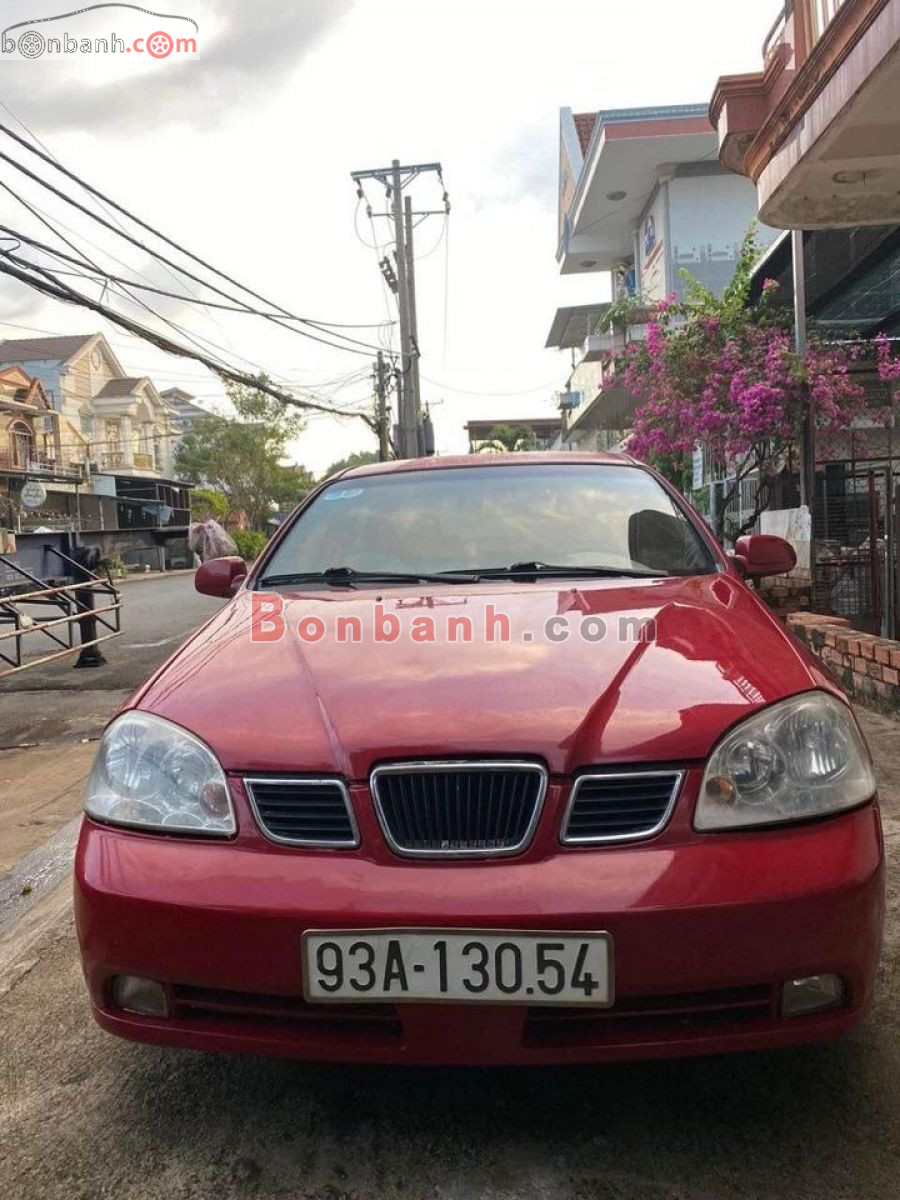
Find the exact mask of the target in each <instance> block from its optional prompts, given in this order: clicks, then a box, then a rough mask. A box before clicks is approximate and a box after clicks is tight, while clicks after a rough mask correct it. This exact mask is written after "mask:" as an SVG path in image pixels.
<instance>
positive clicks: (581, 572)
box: [473, 561, 667, 579]
mask: <svg viewBox="0 0 900 1200" xmlns="http://www.w3.org/2000/svg"><path fill="white" fill-rule="evenodd" d="M473 574H475V575H477V576H478V578H479V579H537V578H539V577H543V578H545V579H547V578H551V579H566V578H568V579H615V578H618V577H622V576H624V577H625V578H627V579H658V578H660V576H665V575H666V574H667V572H666V571H637V570H634V569H633V568H630V567H600V566H598V567H569V566H565V565H564V564H560V565H556V564H553V563H545V562H537V561H532V562H517V563H512V565H511V566H508V567H483V568H481V567H479V568H477V569H473Z"/></svg>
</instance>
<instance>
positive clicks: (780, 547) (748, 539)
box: [734, 533, 797, 579]
mask: <svg viewBox="0 0 900 1200" xmlns="http://www.w3.org/2000/svg"><path fill="white" fill-rule="evenodd" d="M734 561H735V562H736V563H737V565H738V567H739V568H740V569H741V570H742V571H743V573H744V574H745V575H749V576H750V577H751V578H754V579H760V578H762V577H763V576H764V575H787V573H788V572H789V571H793V569H794V567H796V565H797V552H796V551H795V550H794V547H793V546H792V545H791V543H790V542H786V541H785V540H784V538H780V537H775V535H774V534H771V533H751V534H747V535H745V536H744V537H739V538H738V540H737V541H736V542H735V544H734Z"/></svg>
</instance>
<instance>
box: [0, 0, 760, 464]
mask: <svg viewBox="0 0 900 1200" xmlns="http://www.w3.org/2000/svg"><path fill="white" fill-rule="evenodd" d="M142 6H144V7H148V8H153V7H154V5H153V2H152V0H149V2H148V0H143V4H142ZM75 7H77V6H76V5H74V4H68V5H67V3H66V0H0V16H2V26H4V27H7V26H9V25H12V24H14V23H16V22H18V21H24V20H29V21H31V20H35V19H37V18H39V17H48V16H53V15H56V14H59V13H64V12H66V11H71V10H72V9H74V8H75ZM776 8H777V4H776V0H680V2H679V3H675V4H673V3H672V2H671V0H630V3H627V4H622V3H621V2H620V0H543V2H541V3H536V2H534V0H356V2H355V3H354V2H353V0H290V2H289V0H254V2H253V3H248V2H247V0H187V2H186V3H183V2H182V0H165V3H161V4H160V5H159V10H160V11H163V10H164V11H165V12H166V13H168V14H178V15H180V16H184V17H189V18H192V19H193V21H195V22H196V24H197V26H198V30H197V33H196V38H197V53H196V54H195V55H188V56H185V55H180V56H179V55H175V54H172V55H170V56H169V57H168V58H166V59H164V60H158V61H157V60H153V59H151V58H149V57H148V56H147V55H146V54H145V55H143V56H141V58H140V61H139V60H138V56H137V55H123V54H119V56H118V57H117V58H114V56H111V55H109V56H105V57H104V56H99V57H98V56H96V55H94V56H91V57H88V56H86V55H77V56H71V57H70V58H68V59H65V60H63V61H59V60H56V61H50V60H49V59H48V58H46V56H45V57H44V58H43V59H38V60H33V61H20V62H10V61H3V62H2V71H0V103H2V104H3V105H4V106H5V109H6V111H3V110H0V121H2V122H3V123H4V124H7V125H9V126H10V127H12V128H15V129H17V130H18V132H20V133H22V132H23V131H22V127H21V126H19V125H16V123H15V119H14V117H15V118H18V119H19V120H20V121H21V122H24V124H25V126H27V127H28V129H29V130H30V131H31V132H32V133H33V134H34V135H36V136H37V137H38V138H39V139H40V140H41V142H42V143H43V144H44V145H45V146H46V147H47V148H48V149H49V150H50V151H51V152H52V153H53V155H55V156H56V157H57V158H58V159H59V160H60V161H61V162H63V163H64V164H66V165H68V166H69V167H71V168H72V169H73V170H75V171H76V172H77V173H78V174H79V175H80V176H82V177H83V178H85V179H87V180H88V181H89V182H91V183H93V184H94V185H95V186H96V187H98V188H100V189H101V190H102V191H104V192H106V193H107V194H108V195H110V196H111V197H113V198H114V199H116V200H118V201H119V202H120V203H122V204H123V205H124V206H126V207H127V208H128V209H129V210H131V211H132V212H134V213H136V214H138V215H139V216H141V217H143V218H144V219H145V220H147V221H149V222H150V223H151V224H153V225H155V226H157V227H158V228H160V229H161V230H163V231H165V232H166V233H167V234H169V236H171V237H172V238H174V239H175V240H176V241H178V242H179V243H180V244H181V245H183V246H185V247H187V248H188V249H190V250H191V251H193V252H194V253H195V254H197V255H200V256H201V257H203V258H205V259H207V260H208V261H210V262H212V263H214V264H215V265H216V266H217V267H219V268H220V269H221V270H223V271H226V272H227V273H228V274H230V275H232V276H233V277H234V278H235V279H237V280H239V281H240V282H241V283H244V284H246V285H248V286H250V287H253V288H254V290H256V291H258V292H260V293H261V294H263V295H265V296H266V297H268V298H269V299H270V300H273V301H275V302H276V303H277V304H279V305H281V306H283V307H285V308H287V309H289V310H290V311H291V312H293V313H298V314H300V315H304V316H310V317H313V318H315V319H317V320H322V321H329V322H350V323H353V322H360V323H362V322H379V321H385V320H387V318H388V316H389V315H390V316H395V315H396V314H395V313H391V312H390V308H389V300H388V298H387V297H386V295H385V293H384V290H383V287H382V284H381V280H380V275H379V272H378V269H377V265H376V260H377V255H376V252H375V250H374V249H373V248H372V243H373V239H380V240H381V241H386V240H387V237H388V225H387V222H386V221H385V220H384V219H383V218H381V217H378V216H376V217H375V219H374V225H373V224H371V223H370V222H369V220H368V219H367V217H366V214H365V209H364V208H363V207H359V208H358V207H357V199H356V195H355V191H354V187H353V185H352V183H351V180H350V178H349V173H350V171H351V170H354V169H360V168H367V167H379V166H383V165H387V164H389V163H390V161H391V159H392V158H394V157H399V158H401V159H402V160H403V161H404V162H431V161H435V160H440V161H441V162H442V164H443V168H444V179H445V183H446V186H447V189H448V191H449V193H450V198H451V203H452V214H451V216H450V219H449V223H448V224H447V227H446V229H445V227H444V222H443V220H442V218H441V217H438V216H435V217H430V218H428V219H427V220H425V221H423V222H422V224H421V226H420V227H419V228H418V229H417V231H416V236H417V239H418V241H417V252H418V253H419V254H421V255H422V258H421V261H420V262H419V264H418V267H417V270H418V276H417V284H418V300H419V325H420V339H419V340H420V343H421V347H422V353H423V359H422V364H421V372H422V376H423V379H424V383H423V393H424V399H425V400H426V401H428V402H429V403H430V404H431V406H432V413H433V416H434V419H435V425H436V431H437V439H438V448H439V450H440V451H443V452H453V451H461V450H464V449H465V448H466V441H465V434H464V431H463V425H464V424H465V422H466V420H468V419H470V418H473V417H489V418H493V417H496V418H498V419H502V418H503V417H505V416H513V415H522V416H542V415H544V416H550V415H553V414H554V411H555V410H554V408H553V404H552V399H551V397H552V393H553V392H554V391H555V390H556V389H557V388H558V387H559V386H560V385H561V384H562V382H563V380H564V377H565V364H564V362H563V361H562V360H561V358H560V357H559V355H558V354H557V353H555V352H551V351H546V350H544V349H543V345H544V341H545V339H546V335H547V331H548V329H549V326H550V321H551V319H552V317H553V313H554V311H555V309H556V307H557V306H558V305H559V304H566V303H572V304H577V303H583V302H586V301H589V300H599V299H603V298H605V296H606V292H607V287H608V284H607V281H606V279H605V278H604V277H603V276H599V275H597V276H592V277H581V278H578V279H570V278H566V279H563V278H561V277H560V276H559V275H558V268H557V265H556V261H555V257H554V252H555V244H556V188H557V156H558V148H557V138H558V113H559V108H560V106H564V105H568V106H571V107H573V108H574V109H575V110H576V111H583V110H593V109H596V108H601V107H606V108H612V107H625V106H631V105H649V104H674V103H690V102H706V101H707V100H708V99H709V96H710V94H711V92H712V89H713V86H714V84H715V80H716V78H717V77H718V76H719V75H720V74H724V73H730V72H735V71H744V70H754V69H758V67H759V61H760V47H761V44H762V40H763V38H764V36H765V34H766V32H767V29H768V27H769V26H770V24H771V22H772V19H773V16H774V12H775V9H776ZM148 22H149V24H148ZM36 28H41V29H43V30H44V32H45V33H46V34H47V36H51V34H52V32H57V33H58V32H60V31H61V30H63V29H71V31H72V32H73V33H76V34H77V35H78V36H79V37H81V36H92V37H93V36H102V35H104V34H107V33H109V32H113V31H114V32H116V33H117V34H118V35H120V36H122V37H123V39H127V38H130V37H135V36H139V35H141V34H147V33H149V32H152V30H153V29H156V28H160V29H165V30H169V31H171V33H172V34H173V35H176V34H177V35H180V36H184V35H185V34H187V33H191V32H192V30H191V29H190V27H189V26H188V23H187V22H182V21H177V20H172V19H167V20H162V19H156V20H153V19H151V18H148V17H147V16H144V15H141V14H139V13H135V12H131V11H126V10H124V9H121V10H117V9H112V8H109V9H104V10H103V11H100V12H95V13H89V14H83V15H81V16H79V17H76V18H71V19H69V20H67V21H60V22H57V23H54V24H53V26H52V29H51V23H49V22H48V23H45V24H43V25H41V26H36ZM12 114H14V116H13V115H12ZM0 152H3V153H6V154H12V155H14V156H15V157H16V158H17V159H18V160H19V161H21V162H26V161H27V160H29V157H30V156H29V155H28V153H27V151H25V150H23V149H22V148H21V147H18V146H16V145H15V144H14V143H10V142H9V139H8V138H6V137H2V136H0ZM29 165H30V166H31V167H32V168H35V167H37V168H38V169H39V171H40V173H42V174H43V175H44V177H46V178H48V179H50V178H52V177H53V171H52V169H48V168H46V167H44V166H42V165H41V164H39V163H37V162H36V160H34V161H32V162H30V164H29ZM55 182H56V183H57V184H59V183H60V182H61V180H60V177H57V178H56V179H55ZM0 183H3V184H6V185H7V186H8V187H10V188H12V189H13V191H15V192H16V193H17V196H18V197H20V198H22V199H25V200H26V201H27V202H28V203H29V204H31V205H32V207H33V208H35V209H37V210H39V211H38V213H37V214H36V213H29V212H27V211H26V210H25V209H24V208H23V207H22V205H21V203H20V200H19V199H14V198H13V197H12V196H11V195H10V194H9V192H8V191H4V190H2V189H0V223H2V224H4V225H6V226H8V227H11V228H14V229H19V230H24V231H25V232H27V233H29V234H31V235H32V236H35V237H39V238H41V239H42V240H47V241H51V240H52V234H48V230H47V228H46V226H45V225H43V224H42V222H41V215H43V217H44V218H45V219H46V220H49V221H50V222H51V223H52V224H53V225H54V227H55V228H57V229H62V230H63V232H65V235H66V236H67V237H68V238H70V240H71V241H73V242H75V243H76V244H77V245H79V247H81V248H82V249H84V250H85V252H86V253H87V254H88V255H89V256H90V257H91V258H92V260H93V261H94V262H96V263H98V265H100V266H102V267H103V268H104V269H105V270H106V271H113V272H115V271H118V272H119V273H120V274H122V275H128V276H129V277H132V278H143V279H144V280H145V281H148V280H149V281H150V282H152V283H153V284H155V285H156V286H159V287H162V288H164V289H171V290H178V291H179V293H181V294H183V288H177V289H176V288H175V286H174V283H173V279H172V276H171V275H170V274H169V273H168V272H167V271H166V269H165V268H164V267H161V266H160V264H159V263H158V262H155V261H154V260H153V258H152V257H151V256H149V255H148V254H146V253H144V252H143V251H142V250H140V249H139V248H135V247H133V246H129V245H128V244H127V243H126V242H124V241H121V240H120V239H118V238H117V237H116V236H115V235H114V234H113V233H112V232H110V231H108V230H105V229H103V228H102V227H100V226H99V225H95V224H93V223H92V222H90V221H89V220H88V219H87V218H84V217H82V216H81V215H79V214H78V213H77V212H75V211H74V210H72V209H70V208H68V207H67V206H66V205H65V204H64V203H63V202H62V201H60V200H58V199H56V198H54V197H53V196H52V195H50V194H49V193H47V192H46V191H44V190H43V189H42V188H40V187H39V186H38V185H37V184H34V183H33V182H30V181H29V180H27V179H26V178H25V177H24V176H22V175H21V174H20V173H19V172H17V171H16V170H15V168H13V167H12V166H11V165H10V164H8V163H6V162H4V161H3V160H0ZM62 183H63V187H64V189H66V190H68V191H69V192H70V194H72V195H79V198H80V199H82V200H86V197H84V195H83V193H78V192H77V189H75V188H74V187H73V186H72V185H67V184H65V181H62ZM412 194H413V196H414V200H415V202H416V205H417V207H418V208H421V209H425V208H432V207H437V208H439V207H440V200H441V193H440V188H439V186H438V183H437V181H436V179H435V177H434V176H433V175H432V176H427V175H426V176H423V177H422V178H421V179H420V180H419V181H417V182H416V184H415V185H414V187H413V191H412ZM367 195H368V198H369V200H370V201H371V203H372V206H373V209H374V210H375V212H376V214H377V213H379V212H382V211H383V210H384V205H385V197H384V193H383V190H382V189H381V188H380V187H379V186H378V185H377V184H371V185H368V187H367ZM100 211H101V212H102V210H100ZM104 215H106V216H107V219H110V218H109V216H108V214H104ZM86 239H89V241H88V240H86ZM5 244H6V245H9V243H8V242H7V243H5ZM155 245H156V246H157V247H159V248H162V247H161V246H159V243H155ZM113 256H115V257H113ZM116 260H119V261H118V262H117V261H116ZM75 282H77V284H78V286H79V287H82V286H83V287H85V288H86V290H88V291H89V292H90V294H92V295H94V296H99V295H100V287H99V286H95V285H83V284H82V283H81V282H80V281H75ZM225 286H227V285H225ZM194 290H195V291H196V290H197V289H194ZM206 294H207V295H209V293H206ZM107 298H108V299H110V301H111V302H112V303H114V304H115V305H116V306H117V307H119V308H121V310H122V311H126V312H128V313H130V314H133V315H135V316H139V315H140V316H141V319H147V320H149V321H150V323H152V324H154V325H155V327H156V328H158V329H164V328H165V327H164V326H162V325H161V324H160V323H159V322H158V321H155V320H154V318H149V317H147V314H146V313H143V314H141V310H139V309H137V308H136V307H135V306H134V305H133V304H132V303H131V302H129V301H127V300H126V299H123V298H121V297H120V296H116V295H115V294H110V293H109V292H108V293H107ZM147 299H148V301H150V300H151V298H150V297H149V296H148V297H147ZM152 305H153V307H154V309H156V311H157V312H158V313H160V314H161V315H162V316H163V317H166V318H168V319H169V320H172V321H176V322H177V323H178V324H180V325H182V326H184V327H185V328H186V329H187V330H188V331H189V332H190V334H191V335H192V336H193V337H195V338H197V339H198V340H201V341H202V342H203V344H205V345H213V346H215V347H216V350H215V353H217V354H218V355H220V356H221V357H223V358H227V359H228V360H229V361H231V362H234V363H236V364H237V365H239V366H242V367H246V368H247V369H251V370H253V369H259V368H263V369H265V370H266V371H267V372H268V373H269V374H270V375H271V376H273V377H274V378H277V379H278V380H280V381H284V382H289V383H292V384H294V385H300V386H303V387H307V388H310V389H315V390H316V391H317V392H318V393H319V394H320V395H321V396H322V397H323V398H325V399H326V401H327V402H329V403H334V404H336V405H342V406H347V407H357V406H365V405H366V404H368V403H370V397H371V389H370V384H369V382H368V378H367V367H368V363H369V361H370V358H371V355H370V354H369V352H368V351H367V350H366V351H364V352H363V353H362V354H360V355H356V354H352V353H349V352H343V351H337V350H332V349H330V348H326V347H322V346H320V345H317V344H315V343H313V342H311V341H307V340H304V339H301V338H299V337H297V336H294V335H293V334H290V333H287V332H284V331H282V330H280V329H278V328H277V327H275V326H274V325H272V324H271V323H269V322H265V321H262V320H258V319H256V318H249V317H243V316H236V315H229V314H221V313H218V314H215V315H214V316H210V314H209V313H208V312H206V311H204V310H202V309H198V308H197V307H196V306H192V305H190V304H189V303H183V302H180V301H166V300H160V299H159V298H152ZM103 324H104V323H103V322H102V320H100V319H99V318H97V317H95V316H94V315H93V314H91V313H87V312H83V311H80V310H77V309H72V308H70V307H68V306H65V305H62V304H60V303H59V302H57V301H53V300H49V299H44V298H43V297H41V296H38V295H36V294H35V293H33V292H31V291H30V290H28V289H27V287H26V286H25V285H23V284H20V283H18V282H14V281H11V280H8V279H4V280H2V281H0V336H5V337H16V336H19V337H28V336H35V333H33V332H32V331H52V332H82V331H93V330H94V329H97V328H101V327H103ZM348 332H349V333H351V335H352V336H356V337H358V338H360V340H362V341H366V342H373V343H378V342H379V340H380V339H384V338H386V337H387V336H388V335H389V333H390V331H389V330H385V329H380V330H379V329H377V328H376V329H368V330H355V331H348ZM109 337H110V340H111V342H112V343H113V345H114V347H115V349H116V351H117V353H118V354H119V356H120V358H121V360H122V362H123V364H124V365H125V367H126V368H127V369H128V370H129V371H130V372H132V373H135V374H149V375H151V376H152V377H153V378H154V379H155V381H156V382H157V385H158V386H159V387H160V389H164V388H166V387H170V386H173V385H179V386H183V387H185V388H187V389H188V390H189V391H192V392H194V393H195V394H196V395H197V396H198V397H200V398H201V402H202V403H204V404H208V405H211V406H215V405H216V403H217V399H218V398H221V396H222V394H223V393H222V389H221V386H220V385H219V383H218V381H217V380H216V378H215V377H214V376H212V375H211V374H210V373H208V372H207V371H205V370H204V369H203V368H201V367H199V366H198V365H197V364H195V363H190V362H184V363H182V362H181V361H179V360H177V359H173V358H171V357H168V356H166V355H163V354H161V353H159V352H158V351H156V350H155V349H153V348H152V347H150V346H148V345H146V344H144V343H141V342H137V341H135V340H133V339H131V338H130V337H129V336H128V335H127V334H125V333H123V332H122V331H118V330H115V329H113V330H110V331H109ZM371 448H374V442H373V440H372V437H371V435H370V434H369V432H368V431H367V429H366V428H365V426H364V425H363V424H362V423H361V422H360V421H358V420H352V419H343V420H335V419H333V418H330V417H316V418H314V419H312V420H311V421H310V423H309V425H308V428H307V429H306V431H305V432H304V433H303V434H302V435H301V437H300V438H299V440H298V442H297V444H296V447H295V450H296V456H297V459H298V461H301V462H303V463H305V464H306V465H307V466H309V467H310V468H311V469H313V470H316V471H321V470H322V469H323V468H324V467H325V466H327V465H328V463H329V462H331V461H332V460H334V459H336V458H338V457H341V456H343V455H344V454H347V453H349V452H351V451H354V450H361V449H371Z"/></svg>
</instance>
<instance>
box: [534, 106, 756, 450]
mask: <svg viewBox="0 0 900 1200" xmlns="http://www.w3.org/2000/svg"><path fill="white" fill-rule="evenodd" d="M717 146H718V140H717V136H716V132H715V130H714V129H713V126H712V124H711V123H710V118H709V112H708V106H707V105H706V104H689V105H674V106H668V107H662V108H637V109H613V110H610V111H603V112H596V113H579V114H574V113H573V112H572V110H571V109H568V108H564V109H562V111H561V114H560V174H559V222H558V247H557V259H558V261H559V264H560V269H561V272H562V274H563V275H583V274H600V275H604V276H606V279H605V280H604V281H603V282H601V281H600V280H598V293H601V294H602V292H603V291H607V293H608V294H609V295H610V296H611V299H612V302H613V307H611V306H610V304H604V303H600V302H598V303H597V304H596V305H580V306H577V307H569V308H561V309H559V310H558V312H557V314H556V317H555V318H554V321H553V325H552V328H551V331H550V336H549V338H548V340H547V345H548V347H556V348H559V349H568V350H570V351H573V357H572V366H571V370H570V372H569V374H568V375H567V377H566V382H565V385H564V388H563V389H561V391H562V395H563V397H564V398H566V403H567V404H568V405H569V406H570V412H571V413H572V416H574V418H575V419H574V420H569V421H568V423H567V426H566V429H565V431H564V433H563V435H562V438H561V444H562V445H565V446H568V447H570V448H572V449H576V448H579V449H595V448H607V447H609V446H612V445H615V444H616V443H617V441H618V440H619V439H620V438H621V436H622V433H623V432H624V431H625V430H627V428H628V426H629V424H630V417H631V415H632V414H633V412H634V405H633V403H632V402H631V398H630V397H629V396H628V395H627V394H626V392H625V391H624V389H623V388H622V387H621V384H620V383H618V382H617V381H616V378H615V358H616V353H617V351H619V350H621V349H622V348H623V347H624V346H625V345H626V344H627V343H628V342H629V341H630V340H633V339H637V338H641V337H643V336H645V333H646V322H647V317H648V312H647V306H648V305H652V304H654V303H656V302H658V301H660V300H663V299H664V298H666V297H667V296H670V295H674V296H676V297H681V296H682V295H683V294H684V291H685V288H686V286H687V284H686V280H685V277H684V272H685V271H686V272H689V273H690V274H691V275H692V276H693V277H694V278H695V279H697V280H699V281H700V282H701V283H703V284H705V285H706V286H707V287H709V288H711V289H712V290H713V291H715V292H721V291H722V289H723V288H724V287H725V286H726V285H727V283H728V282H729V280H730V279H731V277H732V275H733V273H734V268H735V265H736V263H737V260H738V257H739V254H740V248H741V243H742V241H743V238H744V235H745V234H746V232H747V229H748V228H749V226H750V224H751V222H752V221H753V220H754V218H755V217H756V195H755V192H754V189H753V187H752V185H751V184H750V183H749V181H748V180H746V179H744V178H742V177H740V176H738V175H735V174H733V173H732V172H730V171H729V170H728V169H727V168H726V167H724V166H723V165H722V164H721V163H720V162H719V161H718V155H717ZM772 236H774V234H773V231H771V230H769V229H768V228H766V227H763V228H762V229H761V231H760V239H761V241H762V242H763V243H766V242H767V241H768V240H769V239H770V238H771V237H772ZM573 393H580V397H581V404H580V407H578V408H574V409H572V408H571V405H572V404H573V403H574V401H573V400H572V398H571V397H572V394H573Z"/></svg>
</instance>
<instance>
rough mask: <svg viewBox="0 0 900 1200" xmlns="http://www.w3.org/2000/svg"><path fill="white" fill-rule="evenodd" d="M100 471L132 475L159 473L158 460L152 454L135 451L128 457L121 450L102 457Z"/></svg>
mask: <svg viewBox="0 0 900 1200" xmlns="http://www.w3.org/2000/svg"><path fill="white" fill-rule="evenodd" d="M100 469H101V470H103V471H121V472H122V473H123V474H126V475H130V474H132V473H133V472H135V471H152V472H154V473H157V466H156V458H155V456H154V455H152V454H145V453H143V452H139V451H135V452H134V453H133V454H131V455H128V456H126V455H125V454H124V453H123V452H122V451H121V450H113V451H111V452H110V453H108V454H102V455H101V456H100Z"/></svg>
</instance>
